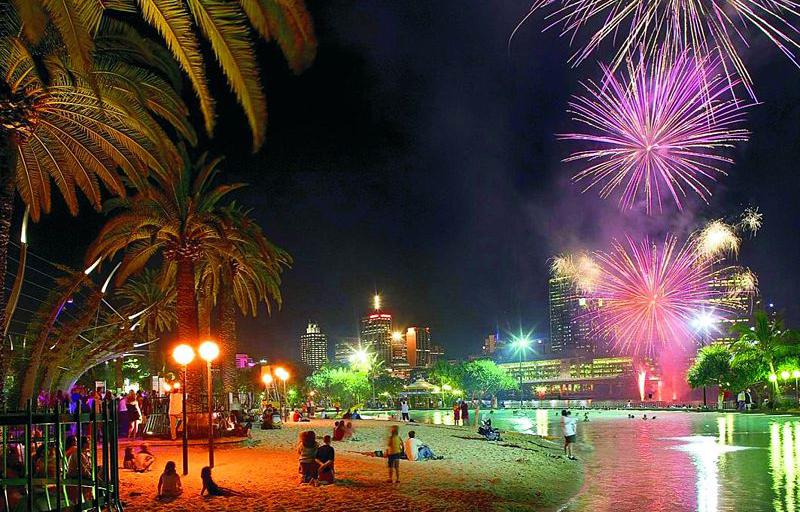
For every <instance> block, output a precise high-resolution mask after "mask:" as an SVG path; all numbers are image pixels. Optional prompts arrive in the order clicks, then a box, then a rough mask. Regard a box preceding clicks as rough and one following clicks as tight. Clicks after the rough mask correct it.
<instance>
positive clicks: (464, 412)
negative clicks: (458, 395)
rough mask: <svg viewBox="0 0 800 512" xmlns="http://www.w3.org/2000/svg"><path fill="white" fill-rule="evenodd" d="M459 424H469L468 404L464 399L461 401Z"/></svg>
mask: <svg viewBox="0 0 800 512" xmlns="http://www.w3.org/2000/svg"><path fill="white" fill-rule="evenodd" d="M461 424H462V425H469V404H468V403H467V401H466V400H462V401H461Z"/></svg>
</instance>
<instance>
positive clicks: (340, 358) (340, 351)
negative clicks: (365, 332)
mask: <svg viewBox="0 0 800 512" xmlns="http://www.w3.org/2000/svg"><path fill="white" fill-rule="evenodd" d="M358 347H359V343H358V338H357V337H355V336H353V337H349V338H341V339H339V341H337V342H336V344H335V345H334V354H333V360H334V361H336V362H337V363H338V364H349V363H350V355H351V354H352V353H353V352H354V351H355V350H356V349H358Z"/></svg>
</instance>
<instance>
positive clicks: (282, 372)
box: [275, 366, 289, 382]
mask: <svg viewBox="0 0 800 512" xmlns="http://www.w3.org/2000/svg"><path fill="white" fill-rule="evenodd" d="M275 375H276V376H277V377H278V378H279V379H281V380H282V381H284V382H286V381H287V380H288V379H289V372H287V371H286V369H285V368H283V367H282V366H279V367H278V368H276V369H275Z"/></svg>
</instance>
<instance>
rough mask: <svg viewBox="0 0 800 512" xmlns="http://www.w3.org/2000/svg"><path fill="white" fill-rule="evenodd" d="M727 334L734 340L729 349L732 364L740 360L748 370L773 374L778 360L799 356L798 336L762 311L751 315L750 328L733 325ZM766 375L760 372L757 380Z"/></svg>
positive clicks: (775, 318) (775, 317)
mask: <svg viewBox="0 0 800 512" xmlns="http://www.w3.org/2000/svg"><path fill="white" fill-rule="evenodd" d="M731 332H732V334H734V335H735V336H736V337H737V340H736V341H735V342H734V343H733V345H732V347H731V350H732V352H733V356H734V361H736V360H737V359H742V360H743V361H747V362H748V365H749V366H750V367H752V368H757V367H763V368H764V369H768V370H769V374H775V371H776V370H775V368H776V366H777V365H778V363H779V362H780V361H781V360H782V359H784V358H786V357H790V356H793V355H797V354H798V353H800V344H798V340H800V336H798V333H797V332H796V331H792V330H790V329H786V328H785V327H784V325H783V321H782V320H781V319H780V318H779V317H777V316H772V317H770V315H768V314H767V313H766V312H765V311H756V312H755V314H754V315H753V325H752V326H750V325H747V324H735V325H734V326H733V327H732V328H731ZM769 374H767V373H766V372H763V373H761V372H760V373H759V375H758V378H759V380H763V379H765V378H766V377H767V376H768V375H769ZM775 390H777V382H776V384H775Z"/></svg>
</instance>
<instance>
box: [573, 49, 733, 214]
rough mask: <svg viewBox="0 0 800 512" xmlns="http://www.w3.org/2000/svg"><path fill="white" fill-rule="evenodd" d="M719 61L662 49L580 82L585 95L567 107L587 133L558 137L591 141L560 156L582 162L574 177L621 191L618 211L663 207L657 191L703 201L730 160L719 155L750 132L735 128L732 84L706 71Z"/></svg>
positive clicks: (604, 192) (606, 191) (604, 190)
mask: <svg viewBox="0 0 800 512" xmlns="http://www.w3.org/2000/svg"><path fill="white" fill-rule="evenodd" d="M716 62H717V59H711V60H707V59H705V58H704V59H701V60H698V59H696V58H695V57H693V56H691V55H689V54H688V53H687V52H683V53H682V54H680V55H679V56H677V57H676V58H674V59H673V58H670V57H668V56H667V54H666V52H662V53H660V54H659V55H658V56H657V58H656V59H655V60H654V61H646V59H644V58H642V59H640V61H639V63H638V64H634V63H633V62H632V61H628V65H627V73H620V74H618V75H617V74H615V73H614V72H613V70H612V68H609V67H606V66H603V67H602V69H603V74H604V78H603V81H602V83H595V82H594V81H589V82H587V83H583V84H582V85H583V86H584V88H585V89H586V95H584V96H575V97H573V100H572V101H571V102H570V103H569V112H570V113H571V114H572V115H573V119H574V120H575V121H577V122H578V123H580V124H581V125H582V126H583V127H585V128H586V131H585V132H584V133H569V134H564V135H560V136H559V138H561V139H565V140H572V141H580V142H585V143H589V144H590V145H591V149H587V150H581V151H577V152H574V153H572V154H571V155H570V156H569V157H568V158H566V159H565V162H570V161H578V162H582V163H584V164H585V165H586V167H585V168H583V169H582V170H581V171H579V172H578V173H577V174H575V175H574V177H573V180H574V181H576V182H581V183H585V186H584V188H583V192H586V191H587V190H589V189H592V188H599V194H600V196H601V197H603V198H606V197H609V196H611V195H612V194H616V193H618V194H619V201H618V202H619V206H620V208H622V209H630V208H632V207H633V206H634V204H635V203H636V202H637V201H639V200H644V201H645V204H646V211H647V213H648V214H649V213H651V212H652V210H653V207H654V206H657V208H658V210H659V211H662V207H663V204H662V199H663V197H662V196H671V197H672V200H674V202H675V204H676V205H677V206H678V208H679V209H682V206H683V205H682V202H681V201H682V199H684V198H685V197H686V195H687V191H693V192H694V193H696V194H697V195H698V196H700V198H702V199H703V200H704V201H706V202H708V198H709V197H710V196H711V191H710V190H709V188H708V186H707V184H706V183H707V182H709V181H714V180H716V178H717V176H718V175H724V174H725V171H724V170H723V169H722V167H723V166H725V165H727V164H730V163H732V160H731V159H730V158H728V157H726V156H723V155H722V154H720V153H721V152H722V150H725V149H726V148H730V147H732V146H733V145H734V144H735V143H736V142H742V141H746V140H747V136H748V132H747V131H746V130H744V129H740V128H737V125H738V124H739V123H740V122H741V121H742V120H743V119H744V112H745V107H744V106H743V105H742V104H741V103H737V102H735V101H734V100H733V99H731V98H730V97H727V95H726V93H727V92H728V91H729V90H730V87H731V85H730V84H729V83H728V82H727V81H726V80H725V77H724V76H723V75H722V74H720V73H715V74H712V75H709V74H708V70H709V69H713V68H716V67H717V64H716Z"/></svg>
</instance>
